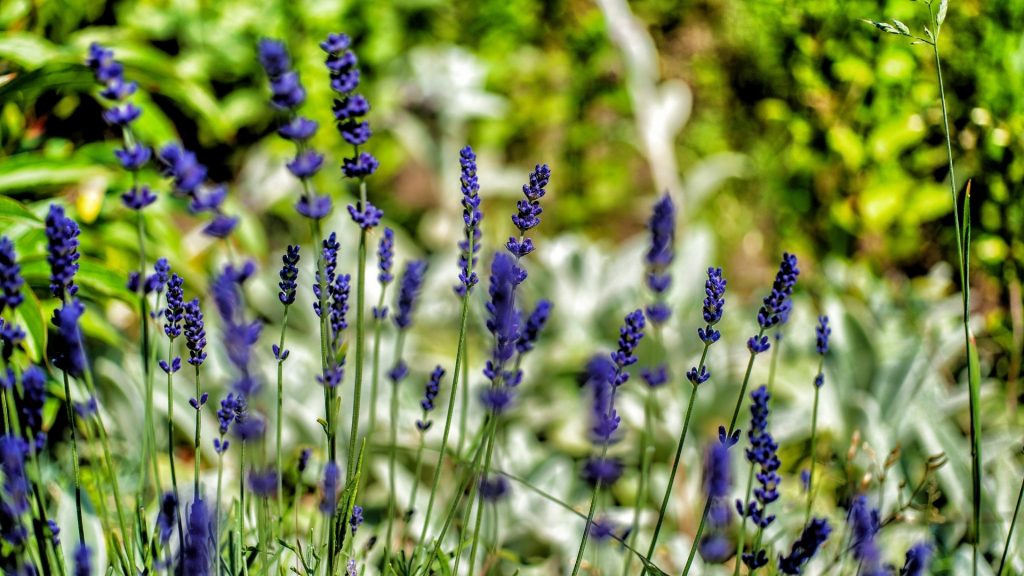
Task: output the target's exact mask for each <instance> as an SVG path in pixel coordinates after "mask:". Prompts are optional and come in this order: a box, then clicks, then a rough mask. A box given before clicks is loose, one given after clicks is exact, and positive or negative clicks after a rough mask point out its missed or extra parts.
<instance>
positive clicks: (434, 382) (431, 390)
mask: <svg viewBox="0 0 1024 576" xmlns="http://www.w3.org/2000/svg"><path fill="white" fill-rule="evenodd" d="M443 377H444V368H441V367H440V366H437V367H435V368H434V371H433V372H431V373H430V379H429V380H427V386H426V388H425V389H424V391H423V400H421V401H420V407H421V408H423V418H422V419H420V420H417V421H416V428H418V429H419V430H420V431H421V432H426V431H427V430H429V429H430V425H431V424H433V422H432V421H431V420H428V419H427V415H428V414H429V413H430V412H431V411H433V410H434V400H435V399H437V395H438V393H440V392H441V378H443Z"/></svg>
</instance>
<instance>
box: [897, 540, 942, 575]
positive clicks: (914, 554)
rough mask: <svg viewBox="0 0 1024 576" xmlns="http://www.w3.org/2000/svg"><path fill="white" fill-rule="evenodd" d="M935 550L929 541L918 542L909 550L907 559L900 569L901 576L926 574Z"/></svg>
mask: <svg viewBox="0 0 1024 576" xmlns="http://www.w3.org/2000/svg"><path fill="white" fill-rule="evenodd" d="M934 552H935V550H934V549H933V548H932V545H931V544H929V543H927V542H918V543H917V544H914V545H913V546H911V547H910V549H909V550H907V561H906V562H905V563H904V564H903V568H902V569H900V576H924V575H925V574H927V573H928V566H930V565H931V563H932V554H933V553H934Z"/></svg>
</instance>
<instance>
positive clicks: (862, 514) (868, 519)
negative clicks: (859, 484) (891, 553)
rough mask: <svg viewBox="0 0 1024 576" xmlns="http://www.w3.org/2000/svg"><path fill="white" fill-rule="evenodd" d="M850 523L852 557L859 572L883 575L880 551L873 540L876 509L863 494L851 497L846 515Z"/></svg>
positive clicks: (867, 574)
mask: <svg viewBox="0 0 1024 576" xmlns="http://www.w3.org/2000/svg"><path fill="white" fill-rule="evenodd" d="M847 522H849V524H850V530H851V534H850V538H851V540H850V541H851V542H852V548H853V557H854V559H856V560H857V561H858V562H859V563H860V570H861V574H862V575H864V576H884V575H885V574H887V572H886V571H885V570H884V568H883V566H882V551H881V550H880V549H879V547H878V543H877V542H876V541H875V535H876V534H877V533H878V529H879V520H878V510H876V509H875V508H872V507H871V505H870V504H868V499H867V497H866V496H864V495H859V496H857V497H855V498H854V499H853V502H852V504H851V505H850V511H849V513H848V515H847Z"/></svg>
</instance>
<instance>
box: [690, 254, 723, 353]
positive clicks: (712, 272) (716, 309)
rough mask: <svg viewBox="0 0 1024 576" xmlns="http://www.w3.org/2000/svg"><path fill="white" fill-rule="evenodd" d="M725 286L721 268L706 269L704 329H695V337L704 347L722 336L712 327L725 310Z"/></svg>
mask: <svg viewBox="0 0 1024 576" xmlns="http://www.w3.org/2000/svg"><path fill="white" fill-rule="evenodd" d="M725 285H726V281H725V279H724V278H722V269H721V268H708V279H707V282H705V283H704V294H705V297H704V308H703V314H704V323H705V324H706V326H705V327H704V328H698V329H697V337H698V338H700V340H701V342H703V343H704V344H705V345H707V346H710V345H711V344H714V343H715V342H718V339H719V338H720V337H721V336H722V333H721V332H719V331H718V330H715V328H714V326H715V325H716V324H718V322H719V321H720V320H721V319H722V312H723V309H724V308H725Z"/></svg>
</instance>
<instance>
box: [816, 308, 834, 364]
mask: <svg viewBox="0 0 1024 576" xmlns="http://www.w3.org/2000/svg"><path fill="white" fill-rule="evenodd" d="M814 335H815V350H817V351H818V354H819V355H821V356H824V355H825V354H828V340H829V337H830V336H831V335H832V328H830V327H829V325H828V316H818V326H817V327H816V328H815V329H814Z"/></svg>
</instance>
